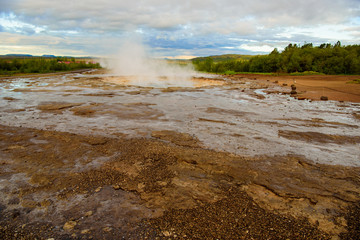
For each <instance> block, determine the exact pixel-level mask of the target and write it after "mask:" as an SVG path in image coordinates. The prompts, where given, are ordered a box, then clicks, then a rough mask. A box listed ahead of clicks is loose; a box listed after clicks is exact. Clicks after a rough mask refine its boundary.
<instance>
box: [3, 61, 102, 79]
mask: <svg viewBox="0 0 360 240" xmlns="http://www.w3.org/2000/svg"><path fill="white" fill-rule="evenodd" d="M86 68H101V66H100V64H99V63H96V62H93V61H90V60H84V59H81V60H76V59H75V58H63V57H58V58H50V59H49V58H43V57H39V58H23V59H21V58H12V59H6V58H3V59H0V75H12V74H16V73H50V72H58V71H72V70H78V69H86Z"/></svg>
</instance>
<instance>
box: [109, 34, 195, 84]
mask: <svg viewBox="0 0 360 240" xmlns="http://www.w3.org/2000/svg"><path fill="white" fill-rule="evenodd" d="M149 52H150V49H149V48H147V47H146V45H144V44H143V43H142V42H141V41H140V40H138V39H130V40H127V41H124V42H123V43H122V44H121V45H120V49H119V51H118V54H117V55H116V56H114V57H112V60H110V61H109V62H108V64H107V67H108V68H109V69H111V70H112V73H113V74H114V75H115V76H119V77H126V79H127V80H128V82H129V83H130V84H132V85H140V86H151V87H166V86H184V87H192V86H193V82H192V81H191V79H192V77H193V76H194V75H195V71H194V70H193V68H192V65H187V66H180V65H178V64H175V63H168V62H167V61H166V60H160V59H154V58H151V57H150V54H149Z"/></svg>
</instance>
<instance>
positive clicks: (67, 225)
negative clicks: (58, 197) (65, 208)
mask: <svg viewBox="0 0 360 240" xmlns="http://www.w3.org/2000/svg"><path fill="white" fill-rule="evenodd" d="M76 224H77V223H76V222H75V221H68V222H66V223H65V224H64V226H63V229H64V230H65V231H71V230H73V229H74V227H75V226H76Z"/></svg>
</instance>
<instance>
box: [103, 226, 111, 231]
mask: <svg viewBox="0 0 360 240" xmlns="http://www.w3.org/2000/svg"><path fill="white" fill-rule="evenodd" d="M111 230H112V228H111V227H105V228H103V231H104V232H111Z"/></svg>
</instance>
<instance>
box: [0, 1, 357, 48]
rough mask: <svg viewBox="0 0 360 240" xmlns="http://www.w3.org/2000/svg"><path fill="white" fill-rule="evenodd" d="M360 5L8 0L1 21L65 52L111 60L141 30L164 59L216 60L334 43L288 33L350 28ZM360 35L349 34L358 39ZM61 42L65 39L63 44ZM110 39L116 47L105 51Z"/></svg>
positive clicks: (338, 2) (341, 3) (349, 30)
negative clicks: (17, 24)
mask: <svg viewBox="0 0 360 240" xmlns="http://www.w3.org/2000/svg"><path fill="white" fill-rule="evenodd" d="M358 5H359V0H333V1H328V0H317V1H313V0H303V1H294V0H272V1H263V0H251V1H249V0H246V1H244V0H223V1H219V0H216V1H215V0H192V1H190V0H182V1H180V0H143V1H134V0H121V1H118V0H102V1H99V0H96V1H95V0H87V1H84V0H77V1H75V0H63V1H48V0H12V1H8V0H0V6H1V9H0V14H1V13H2V12H5V13H10V12H11V13H14V14H15V16H16V17H17V19H18V20H20V21H22V22H24V23H29V24H31V25H34V26H41V27H42V28H43V29H45V30H44V31H46V32H43V33H41V34H42V35H41V36H42V38H43V39H51V40H52V41H53V42H54V44H53V45H52V46H54V47H57V48H59V49H60V48H64V49H65V48H72V49H73V48H74V47H76V48H78V49H81V50H83V51H88V52H91V53H95V54H106V53H107V52H108V51H111V49H110V48H111V46H114V45H116V39H117V38H120V37H123V36H126V33H127V32H134V31H135V30H137V31H139V32H140V33H141V35H142V36H143V38H144V41H145V42H148V43H149V44H150V45H152V46H154V47H157V48H159V49H162V51H163V52H164V53H170V52H173V53H176V54H178V55H182V54H185V53H188V52H189V49H192V52H193V54H197V55H209V54H215V52H218V53H219V51H221V52H226V51H229V52H230V51H232V52H233V51H235V50H236V46H240V45H241V44H242V43H246V41H247V40H248V39H251V40H253V41H254V42H255V43H254V44H257V45H259V46H260V45H264V44H266V45H269V46H273V45H274V46H286V45H287V44H288V43H290V42H295V43H303V42H305V41H307V42H314V43H317V42H319V41H329V39H319V38H314V37H312V36H311V34H306V33H301V34H300V33H298V34H291V35H289V37H288V38H286V37H284V33H286V31H287V29H288V28H289V27H297V28H299V27H303V26H306V27H309V26H319V25H322V24H338V23H347V22H349V19H350V18H352V17H356V16H359V10H360V8H359V7H358ZM354 28H356V27H354V26H353V28H352V29H350V28H349V29H347V30H344V31H346V32H349V33H350V34H352V35H353V36H354V37H356V36H358V31H357V30H356V29H355V30H354ZM0 31H1V26H0ZM69 31H74V32H76V33H77V34H75V35H74V36H71V39H72V40H70V39H69V38H66V37H68V36H70V35H71V34H69V33H68V32H69ZM22 32H23V34H24V35H28V36H29V35H31V34H33V35H35V36H32V38H29V39H27V38H23V42H26V41H25V39H27V40H28V41H34V43H33V44H35V42H36V41H39V44H41V43H42V42H43V41H42V40H41V39H39V38H36V35H39V33H35V34H34V32H32V31H31V29H23V30H22ZM46 34H47V35H46ZM39 36H40V35H39ZM61 38H65V40H63V41H59V39H61ZM104 38H106V39H108V40H106V41H107V43H106V44H107V46H110V47H106V46H105V45H106V44H104V41H105V40H104ZM231 38H234V39H235V38H237V39H241V38H243V39H244V40H243V41H237V42H236V41H232V40H230V39H231ZM89 39H90V40H89ZM99 39H102V40H99ZM284 39H285V40H284ZM330 40H331V39H330ZM155 42H156V43H155ZM44 44H45V43H44ZM93 45H97V46H96V47H94V46H93ZM226 47H233V48H232V49H230V48H228V49H227V48H226ZM109 49H110V50H109ZM234 49H235V50H234ZM237 51H238V52H239V53H248V52H244V51H245V50H241V49H237Z"/></svg>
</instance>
